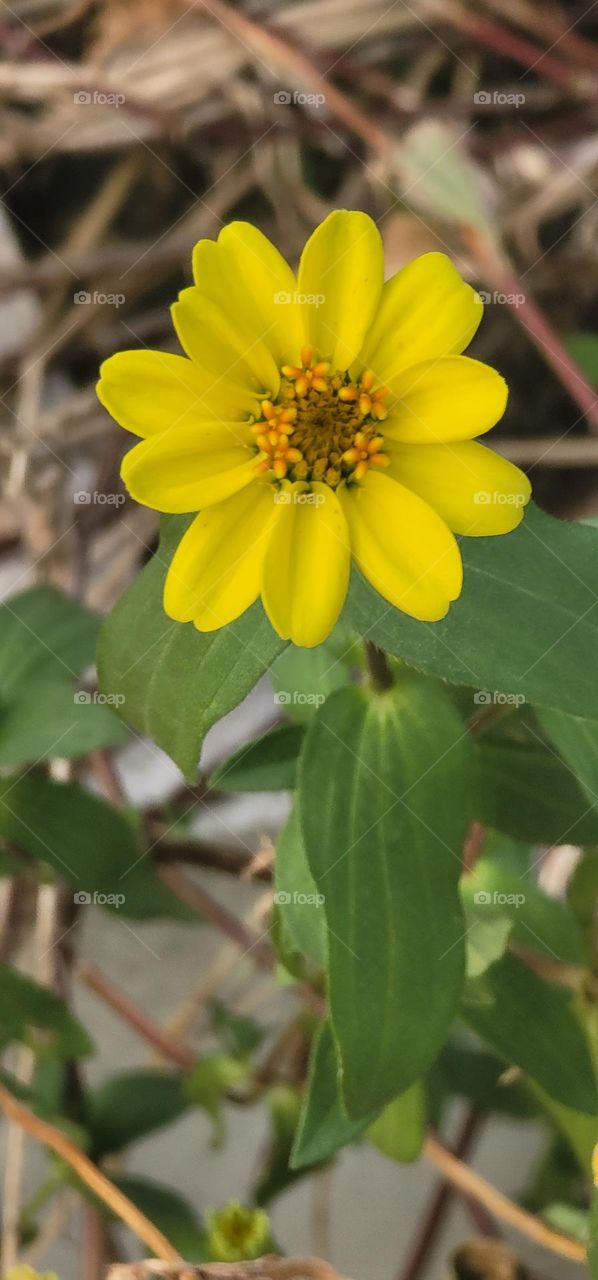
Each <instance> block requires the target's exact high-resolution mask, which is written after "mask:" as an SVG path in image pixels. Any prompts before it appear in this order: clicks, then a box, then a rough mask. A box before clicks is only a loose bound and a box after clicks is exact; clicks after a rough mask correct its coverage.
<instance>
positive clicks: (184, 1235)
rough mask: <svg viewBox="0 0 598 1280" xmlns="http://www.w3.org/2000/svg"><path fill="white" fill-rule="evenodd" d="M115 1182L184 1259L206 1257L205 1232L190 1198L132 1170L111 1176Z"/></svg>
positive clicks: (188, 1260)
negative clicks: (135, 1174) (134, 1173)
mask: <svg viewBox="0 0 598 1280" xmlns="http://www.w3.org/2000/svg"><path fill="white" fill-rule="evenodd" d="M112 1181H113V1182H114V1183H115V1185H116V1186H117V1187H118V1188H119V1189H120V1190H121V1191H123V1192H124V1194H125V1195H126V1196H128V1197H129V1200H132V1201H133V1204H136V1205H137V1208H138V1209H141V1212H142V1213H144V1214H145V1216H146V1218H149V1220H150V1222H153V1224H154V1226H156V1227H157V1228H158V1230H159V1231H161V1232H162V1234H163V1235H164V1236H166V1239H167V1240H170V1243H171V1244H172V1245H174V1247H175V1249H177V1250H178V1252H179V1253H180V1254H181V1256H182V1257H183V1258H185V1259H186V1260H187V1262H193V1263H198V1262H205V1261H206V1260H207V1258H208V1249H207V1235H206V1233H205V1231H204V1229H203V1227H202V1224H201V1221H200V1219H199V1218H198V1217H197V1214H196V1213H195V1210H194V1209H193V1208H192V1206H191V1205H190V1204H189V1202H188V1201H187V1200H185V1199H183V1197H182V1196H180V1195H178V1193H177V1192H175V1191H172V1190H171V1188H170V1187H164V1186H162V1184H161V1183H160V1182H154V1181H153V1180H152V1181H150V1179H149V1178H138V1177H137V1176H133V1175H131V1174H126V1176H122V1175H121V1176H118V1177H114V1176H112Z"/></svg>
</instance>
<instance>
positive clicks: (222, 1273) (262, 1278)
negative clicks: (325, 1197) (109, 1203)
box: [108, 1254, 344, 1280]
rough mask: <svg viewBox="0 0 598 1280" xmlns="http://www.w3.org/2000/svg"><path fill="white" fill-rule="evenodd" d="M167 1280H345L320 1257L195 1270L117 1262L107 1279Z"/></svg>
mask: <svg viewBox="0 0 598 1280" xmlns="http://www.w3.org/2000/svg"><path fill="white" fill-rule="evenodd" d="M156 1275H157V1276H161V1277H168V1280H299V1277H300V1276H303V1277H305V1278H306V1280H307V1278H309V1280H344V1278H343V1276H341V1275H340V1274H339V1272H338V1271H335V1269H334V1267H331V1266H330V1263H329V1262H324V1261H323V1260H322V1259H321V1258H279V1257H277V1256H276V1255H275V1254H271V1255H269V1256H268V1257H265V1258H257V1259H256V1260H255V1261H254V1262H210V1263H206V1264H202V1265H201V1266H198V1267H190V1266H189V1265H187V1266H185V1265H184V1264H183V1266H182V1267H181V1264H180V1263H179V1264H178V1266H176V1265H175V1266H164V1263H159V1262H154V1261H148V1262H133V1263H125V1264H121V1263H119V1264H118V1266H115V1267H111V1268H110V1271H109V1272H108V1280H148V1277H150V1276H156Z"/></svg>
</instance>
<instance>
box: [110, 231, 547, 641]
mask: <svg viewBox="0 0 598 1280" xmlns="http://www.w3.org/2000/svg"><path fill="white" fill-rule="evenodd" d="M193 269H194V278H195V284H194V285H193V286H192V287H191V288H189V289H184V290H183V292H182V293H181V294H180V296H179V299H178V302H176V303H175V305H174V307H173V309H172V315H173V321H174V326H175V329H176V332H177V335H178V338H179V341H180V343H181V346H182V348H183V350H184V352H185V356H177V355H171V354H167V353H163V352H158V351H148V350H143V351H125V352H120V353H119V354H117V355H115V356H112V357H111V358H110V359H109V360H107V361H106V362H105V363H104V365H103V366H102V370H101V375H102V376H101V381H100V383H99V386H98V395H99V397H100V400H101V401H102V403H103V404H104V405H105V406H106V408H107V409H108V410H109V411H110V413H111V414H112V415H113V416H114V417H115V418H116V419H117V421H118V422H120V423H121V425H122V426H123V427H125V428H127V430H129V431H133V432H134V433H135V434H137V435H139V436H142V437H144V439H143V442H142V443H141V444H138V445H137V446H136V447H135V448H134V449H132V450H131V451H130V452H129V453H128V454H127V456H126V457H125V459H124V462H123V468H122V474H123V478H124V480H125V483H126V484H127V487H128V489H129V491H130V493H131V494H132V495H133V497H134V498H136V499H137V501H139V502H142V503H145V504H146V505H147V506H150V507H154V508H155V509H156V510H158V511H163V512H190V513H191V512H199V514H198V515H197V516H196V518H195V520H194V521H193V523H192V524H191V525H190V527H189V529H188V530H187V532H186V533H185V535H184V537H183V538H182V540H181V542H180V544H179V546H178V548H177V551H176V553H175V556H174V558H173V561H172V564H171V566H170V569H169V572H168V576H167V580H166V587H165V594H164V607H165V610H166V612H167V613H168V614H169V615H170V617H172V618H175V619H177V620H178V621H180V622H189V621H193V622H194V623H195V626H196V627H198V629H199V630H200V631H214V630H216V629H218V628H219V627H221V626H224V625H225V624H226V623H229V622H231V621H232V620H233V619H234V618H237V617H238V616H239V615H240V614H241V613H243V612H244V611H245V609H247V608H248V607H249V605H251V604H252V603H253V601H254V600H256V599H257V597H258V596H260V595H261V597H262V600H263V603H264V607H265V610H266V613H267V614H268V617H269V618H270V621H271V623H272V625H273V627H274V628H275V629H276V631H277V632H278V634H279V635H280V636H282V637H283V638H284V639H291V640H293V641H294V642H295V644H298V645H305V646H312V645H315V644H319V643H320V642H321V641H322V640H324V639H325V638H326V636H327V635H328V634H329V632H330V631H331V629H332V627H333V626H334V624H335V622H336V620H337V618H338V616H339V613H340V611H341V609H342V606H343V602H344V599H345V595H346V592H347V586H348V582H349V570H350V564H351V560H353V561H354V562H355V563H356V564H357V565H358V566H359V568H360V569H361V571H362V573H363V574H364V575H365V576H366V578H368V579H369V581H370V582H371V583H372V584H373V586H374V587H375V588H376V590H377V591H379V592H380V594H381V595H382V596H384V598H385V599H386V600H388V601H389V602H390V603H391V604H392V605H394V606H396V608H398V609H402V610H403V611H404V612H405V613H408V614H410V615H411V616H413V617H415V618H420V619H423V620H426V621H432V622H433V621H436V620H438V619H439V618H442V617H444V615H445V614H446V612H447V610H448V608H449V605H450V603H451V601H453V600H455V599H456V598H457V597H458V595H459V594H460V591H461V586H462V566H461V556H460V552H459V548H458V545H457V542H456V540H455V536H454V535H455V534H462V535H465V536H469V537H471V536H478V535H491V534H500V533H508V532H510V530H512V529H514V528H515V527H516V525H518V524H519V522H520V520H521V518H522V515H523V508H524V506H525V503H526V502H527V501H528V499H529V494H530V486H529V482H528V480H527V479H526V477H525V476H524V475H523V473H522V472H521V471H519V470H518V468H517V467H515V466H513V465H512V464H511V463H510V462H508V461H507V460H506V459H504V458H501V457H499V456H498V455H497V454H495V453H493V452H491V451H490V450H488V449H486V448H484V447H483V446H482V445H480V444H477V443H474V442H473V437H474V436H478V435H481V434H483V433H484V432H486V431H488V430H489V429H490V428H491V427H493V426H494V425H495V423H496V422H498V420H499V418H500V417H501V416H502V414H503V412H504V408H505V404H506V399H507V388H506V385H505V383H504V381H503V379H502V378H501V377H500V375H499V374H498V373H496V371H495V370H494V369H491V368H489V367H488V366H487V365H485V364H481V363H480V362H479V361H477V360H473V359H470V358H469V357H467V356H464V355H462V354H461V353H462V352H463V350H464V349H465V347H467V345H468V344H469V342H470V341H471V338H472V337H473V335H474V333H475V331H476V329H477V327H478V324H479V322H480V320H481V317H482V302H481V299H480V297H479V295H478V294H477V293H476V292H475V290H474V289H472V288H471V287H470V286H469V285H468V284H466V283H465V282H464V281H463V280H462V279H461V277H460V276H459V274H458V272H457V271H456V269H455V267H454V266H453V265H452V263H451V262H450V260H449V259H448V258H447V257H446V256H445V255H444V254H441V253H427V254H424V255H423V256H422V257H420V258H416V259H415V260H414V261H413V262H410V263H409V264H408V265H407V266H406V267H404V268H403V269H402V270H401V271H399V272H398V273H397V274H396V275H395V276H393V277H392V279H390V280H389V281H387V283H384V281H383V251H382V242H381V239H380V235H379V233H378V230H377V228H376V226H375V224H374V223H373V222H372V220H371V219H370V218H368V217H367V216H366V215H365V214H363V213H356V212H344V211H338V212H336V213H332V214H331V215H330V216H329V217H328V218H326V220H325V221H324V222H323V223H322V224H321V226H319V227H318V228H317V230H316V231H315V232H314V234H313V235H312V236H311V237H310V239H309V240H308V242H307V244H306V246H305V249H304V251H303V254H302V257H301V262H300V265H299V272H298V277H297V279H296V278H295V276H294V275H293V272H292V271H291V269H290V267H289V266H288V265H287V263H286V262H285V261H284V259H283V258H282V257H281V256H280V254H279V253H278V252H277V250H276V249H275V248H274V246H273V245H272V244H270V242H269V241H268V240H267V239H266V238H265V236H263V235H262V234H261V233H260V232H259V231H257V230H256V228H255V227H252V226H251V225H250V224H248V223H243V222H234V223H231V224H230V225H229V226H228V227H226V228H225V229H224V230H223V231H222V232H221V234H220V236H219V237H218V240H217V241H216V242H214V241H211V240H201V241H200V242H199V244H197V245H196V247H195V252H194V258H193Z"/></svg>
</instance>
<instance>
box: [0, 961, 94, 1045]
mask: <svg viewBox="0 0 598 1280" xmlns="http://www.w3.org/2000/svg"><path fill="white" fill-rule="evenodd" d="M32 1032H35V1033H36V1034H34V1035H32V1034H31V1033H32ZM39 1032H43V1033H44V1034H43V1035H41V1036H40V1035H39V1034H37V1033H39ZM12 1040H20V1041H22V1042H23V1043H24V1044H32V1045H34V1046H35V1048H36V1049H37V1050H38V1052H43V1053H54V1054H57V1055H58V1056H59V1057H61V1058H80V1057H83V1056H85V1055H86V1054H89V1053H91V1052H92V1048H93V1046H92V1044H91V1041H90V1039H89V1037H88V1035H87V1032H86V1031H85V1030H84V1028H83V1027H82V1026H81V1023H80V1022H78V1020H77V1019H76V1018H74V1017H73V1015H72V1014H71V1013H69V1011H68V1009H67V1008H66V1005H65V1004H64V1003H63V1001H62V1000H60V999H59V998H58V996H56V995H54V992H53V991H50V990H48V988H47V987H41V986H39V984H38V983H37V982H33V980H32V979H31V978H27V977H26V976H25V975H24V974H22V973H18V971H17V970H16V969H11V968H10V967H9V966H8V965H5V964H0V1047H4V1046H5V1045H8V1044H10V1042H11V1041H12Z"/></svg>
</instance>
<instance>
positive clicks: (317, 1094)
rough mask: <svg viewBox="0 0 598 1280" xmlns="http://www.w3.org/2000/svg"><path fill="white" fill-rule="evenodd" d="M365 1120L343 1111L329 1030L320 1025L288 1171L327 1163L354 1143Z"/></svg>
mask: <svg viewBox="0 0 598 1280" xmlns="http://www.w3.org/2000/svg"><path fill="white" fill-rule="evenodd" d="M367 1125H368V1119H367V1118H366V1119H364V1120H350V1119H349V1117H348V1116H347V1115H346V1113H345V1111H344V1110H343V1106H342V1102H341V1096H340V1083H339V1067H338V1059H337V1052H336V1046H335V1043H334V1036H333V1033H332V1028H331V1026H330V1023H329V1022H328V1021H326V1022H323V1023H322V1025H321V1026H320V1027H319V1028H318V1031H317V1032H316V1035H315V1038H314V1042H313V1045H312V1051H311V1058H310V1064H309V1075H308V1080H307V1088H306V1093H305V1098H304V1101H303V1107H302V1109H301V1116H300V1119H299V1124H298V1127H297V1133H296V1136H295V1141H294V1144H293V1150H292V1153H291V1168H292V1169H303V1168H305V1166H306V1165H312V1164H320V1163H321V1162H322V1161H323V1160H329V1159H330V1158H331V1157H332V1156H333V1155H335V1153H336V1152H337V1151H339V1150H340V1148H341V1147H346V1146H347V1145H348V1144H349V1143H350V1142H355V1140H356V1139H357V1138H359V1137H360V1136H361V1134H362V1133H363V1132H364V1131H365V1129H366V1128H367Z"/></svg>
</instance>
